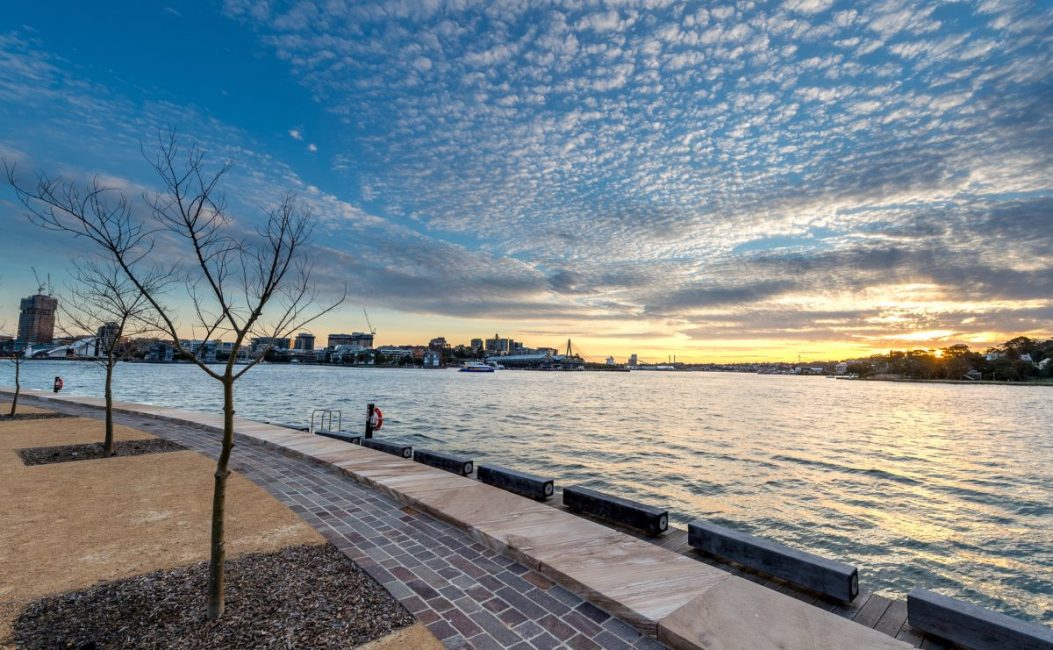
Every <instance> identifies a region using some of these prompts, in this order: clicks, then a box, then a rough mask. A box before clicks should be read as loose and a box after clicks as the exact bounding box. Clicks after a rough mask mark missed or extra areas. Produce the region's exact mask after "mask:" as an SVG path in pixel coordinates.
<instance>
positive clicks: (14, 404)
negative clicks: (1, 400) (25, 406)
mask: <svg viewBox="0 0 1053 650" xmlns="http://www.w3.org/2000/svg"><path fill="white" fill-rule="evenodd" d="M5 360H6V361H7V362H9V363H11V365H12V366H13V367H14V368H15V394H14V395H12V398H11V411H8V412H7V416H8V417H15V413H16V412H17V411H18V396H19V395H20V394H21V393H22V361H23V360H25V356H24V355H23V353H22V352H20V351H19V350H17V349H16V348H12V351H11V355H9V356H7V358H6V359H5Z"/></svg>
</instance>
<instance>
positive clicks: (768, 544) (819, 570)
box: [687, 520, 859, 603]
mask: <svg viewBox="0 0 1053 650" xmlns="http://www.w3.org/2000/svg"><path fill="white" fill-rule="evenodd" d="M687 541H688V544H690V545H691V547H692V548H696V549H698V550H700V551H704V552H706V553H709V554H710V555H715V556H716V557H719V558H721V559H724V560H731V561H732V562H737V563H739V564H741V565H743V566H746V567H749V568H751V569H755V570H757V571H762V572H764V573H767V574H769V575H773V576H775V577H777V578H782V579H783V580H786V581H787V582H791V583H793V584H795V585H797V586H800V587H804V588H806V589H811V590H812V591H815V592H818V593H821V594H824V595H826V596H829V597H831V598H836V599H837V600H840V601H842V602H845V603H849V602H852V600H854V599H855V597H856V596H858V595H859V572H858V571H857V570H856V568H855V567H854V566H851V565H849V564H845V563H844V562H837V561H836V560H828V559H827V558H825V557H821V556H818V555H815V554H813V553H806V552H805V551H799V550H797V549H795V548H790V547H789V546H784V545H783V544H779V543H778V542H773V541H771V540H768V539H763V538H760V537H754V536H753V535H747V534H746V533H743V532H740V531H737V530H732V529H731V528H725V527H723V526H718V525H716V524H711V523H709V522H707V521H701V520H699V521H692V522H691V523H690V524H688V525H687Z"/></svg>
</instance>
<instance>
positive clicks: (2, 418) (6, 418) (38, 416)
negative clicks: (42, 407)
mask: <svg viewBox="0 0 1053 650" xmlns="http://www.w3.org/2000/svg"><path fill="white" fill-rule="evenodd" d="M75 417H77V416H76V415H70V414H69V413H15V415H14V417H12V416H10V415H6V414H4V415H0V422H21V421H22V420H51V419H54V418H75Z"/></svg>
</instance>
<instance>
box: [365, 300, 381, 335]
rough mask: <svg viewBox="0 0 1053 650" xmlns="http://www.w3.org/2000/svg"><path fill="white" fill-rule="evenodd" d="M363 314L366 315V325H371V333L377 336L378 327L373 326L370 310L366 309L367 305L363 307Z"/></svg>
mask: <svg viewBox="0 0 1053 650" xmlns="http://www.w3.org/2000/svg"><path fill="white" fill-rule="evenodd" d="M362 315H363V316H365V317H366V326H367V327H369V333H370V334H372V335H373V336H376V335H377V328H375V327H373V323H371V322H369V312H367V311H366V308H365V307H363V308H362Z"/></svg>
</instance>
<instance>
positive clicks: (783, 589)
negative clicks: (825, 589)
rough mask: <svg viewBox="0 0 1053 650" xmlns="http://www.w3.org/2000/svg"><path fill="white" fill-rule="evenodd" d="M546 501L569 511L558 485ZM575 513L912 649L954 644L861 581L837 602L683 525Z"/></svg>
mask: <svg viewBox="0 0 1053 650" xmlns="http://www.w3.org/2000/svg"><path fill="white" fill-rule="evenodd" d="M545 503H546V504H547V505H550V506H552V507H553V508H557V509H559V510H564V511H568V512H569V510H567V508H566V506H564V505H563V493H562V491H561V490H559V489H558V488H557V490H556V494H555V496H553V497H552V498H551V499H549V500H548V501H546V502H545ZM574 514H576V515H577V516H579V517H584V518H585V519H589V520H591V521H595V522H596V523H600V524H603V525H605V526H607V527H609V528H613V529H615V530H618V531H620V532H622V533H625V534H627V535H632V536H633V537H637V538H639V539H642V540H644V541H648V542H651V543H652V544H655V545H657V546H660V547H662V548H664V549H666V550H669V551H673V552H674V553H679V554H680V555H683V556H686V557H689V558H692V559H694V560H697V561H699V562H703V563H705V564H708V565H710V566H714V567H717V568H720V569H723V570H724V571H727V572H729V573H731V574H734V575H737V576H739V577H742V578H745V579H746V580H749V581H751V582H754V583H756V584H759V585H762V586H764V587H768V588H769V589H774V590H775V591H778V592H780V593H782V594H786V595H787V596H791V597H793V598H796V599H797V600H800V601H802V602H805V603H808V604H809V605H814V606H815V607H819V608H821V609H824V610H826V611H828V612H831V613H833V614H836V615H838V616H842V617H844V618H847V619H849V620H852V621H855V622H856V623H859V624H860V625H864V626H866V627H869V628H871V629H874V630H877V631H879V632H883V633H885V634H887V635H889V636H891V637H894V638H896V639H899V640H900V641H903V642H905V643H909V644H910V645H912V646H914V647H915V648H924V649H926V650H930V649H931V650H950V649H951V648H954V647H955V646H950V645H947V644H946V643H945V642H944V641H942V640H940V639H936V638H933V637H931V636H926V635H924V634H922V633H921V632H919V631H917V630H915V629H913V628H912V627H911V626H910V624H909V623H907V601H906V600H893V599H891V598H888V597H886V596H882V595H881V594H877V593H874V592H872V591H870V590H867V589H866V587H865V585H864V584H860V591H859V596H857V597H856V599H855V600H853V601H852V602H851V603H849V604H844V603H839V602H836V601H832V600H829V599H827V598H825V597H824V596H821V595H819V594H815V593H812V592H810V591H807V590H803V589H800V588H798V587H795V586H794V585H792V584H790V583H788V582H786V581H784V580H780V579H779V578H772V577H770V576H768V575H765V574H763V573H759V572H757V571H753V570H751V569H748V568H746V567H743V566H741V565H738V564H735V563H731V562H724V561H721V560H719V559H717V558H715V557H712V556H708V555H706V554H704V553H701V552H699V551H697V550H695V549H693V548H691V546H690V545H689V544H688V543H687V530H686V529H684V528H678V527H675V526H670V527H669V530H668V531H666V532H665V533H664V534H662V535H660V536H658V537H647V536H645V535H643V534H642V533H640V532H638V531H636V530H633V529H630V528H626V527H624V526H619V525H617V524H614V523H612V522H609V521H605V520H602V519H597V518H595V517H590V516H588V515H584V514H581V513H574Z"/></svg>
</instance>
